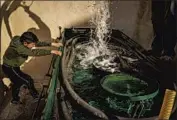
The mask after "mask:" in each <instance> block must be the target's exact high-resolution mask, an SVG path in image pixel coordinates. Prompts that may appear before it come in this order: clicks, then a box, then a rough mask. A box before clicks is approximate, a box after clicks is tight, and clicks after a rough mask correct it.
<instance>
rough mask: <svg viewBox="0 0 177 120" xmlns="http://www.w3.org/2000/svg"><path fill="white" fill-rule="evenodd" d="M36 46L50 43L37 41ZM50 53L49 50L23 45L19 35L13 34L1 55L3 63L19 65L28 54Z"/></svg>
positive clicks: (41, 54)
mask: <svg viewBox="0 0 177 120" xmlns="http://www.w3.org/2000/svg"><path fill="white" fill-rule="evenodd" d="M36 46H37V47H40V46H51V43H46V42H38V43H36ZM50 54H51V50H43V49H29V48H27V47H25V46H24V45H23V44H22V43H21V42H20V36H15V37H14V38H13V39H12V41H11V43H10V45H9V47H8V48H7V50H6V52H5V54H4V56H3V64H6V65H8V66H12V67H20V66H21V65H22V64H23V63H24V62H25V61H26V60H27V58H28V56H44V55H50Z"/></svg>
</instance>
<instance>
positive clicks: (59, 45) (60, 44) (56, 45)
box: [51, 42, 63, 47]
mask: <svg viewBox="0 0 177 120" xmlns="http://www.w3.org/2000/svg"><path fill="white" fill-rule="evenodd" d="M51 45H52V46H54V47H61V46H63V44H62V43H54V42H53V43H52V44H51Z"/></svg>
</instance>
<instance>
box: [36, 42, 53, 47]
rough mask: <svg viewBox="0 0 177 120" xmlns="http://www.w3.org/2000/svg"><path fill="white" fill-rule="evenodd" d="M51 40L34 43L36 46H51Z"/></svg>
mask: <svg viewBox="0 0 177 120" xmlns="http://www.w3.org/2000/svg"><path fill="white" fill-rule="evenodd" d="M51 44H52V43H51V42H43V41H39V42H37V43H36V47H44V46H51Z"/></svg>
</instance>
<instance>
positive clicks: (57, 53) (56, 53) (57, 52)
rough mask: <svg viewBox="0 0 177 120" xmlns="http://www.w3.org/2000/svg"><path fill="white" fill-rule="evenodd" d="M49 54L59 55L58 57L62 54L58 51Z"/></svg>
mask: <svg viewBox="0 0 177 120" xmlns="http://www.w3.org/2000/svg"><path fill="white" fill-rule="evenodd" d="M51 53H52V54H55V55H59V56H61V55H62V52H61V51H58V50H52V51H51Z"/></svg>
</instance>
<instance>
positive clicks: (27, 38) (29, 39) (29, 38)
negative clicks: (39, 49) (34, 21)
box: [20, 32, 39, 44]
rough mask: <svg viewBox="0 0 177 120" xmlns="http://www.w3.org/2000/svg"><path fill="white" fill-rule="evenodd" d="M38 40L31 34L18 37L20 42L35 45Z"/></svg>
mask: <svg viewBox="0 0 177 120" xmlns="http://www.w3.org/2000/svg"><path fill="white" fill-rule="evenodd" d="M38 41H39V40H38V38H37V36H36V35H35V34H34V33H32V32H24V33H23V34H22V35H21V37H20V42H21V43H23V42H27V43H28V44H29V43H37V42H38Z"/></svg>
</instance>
